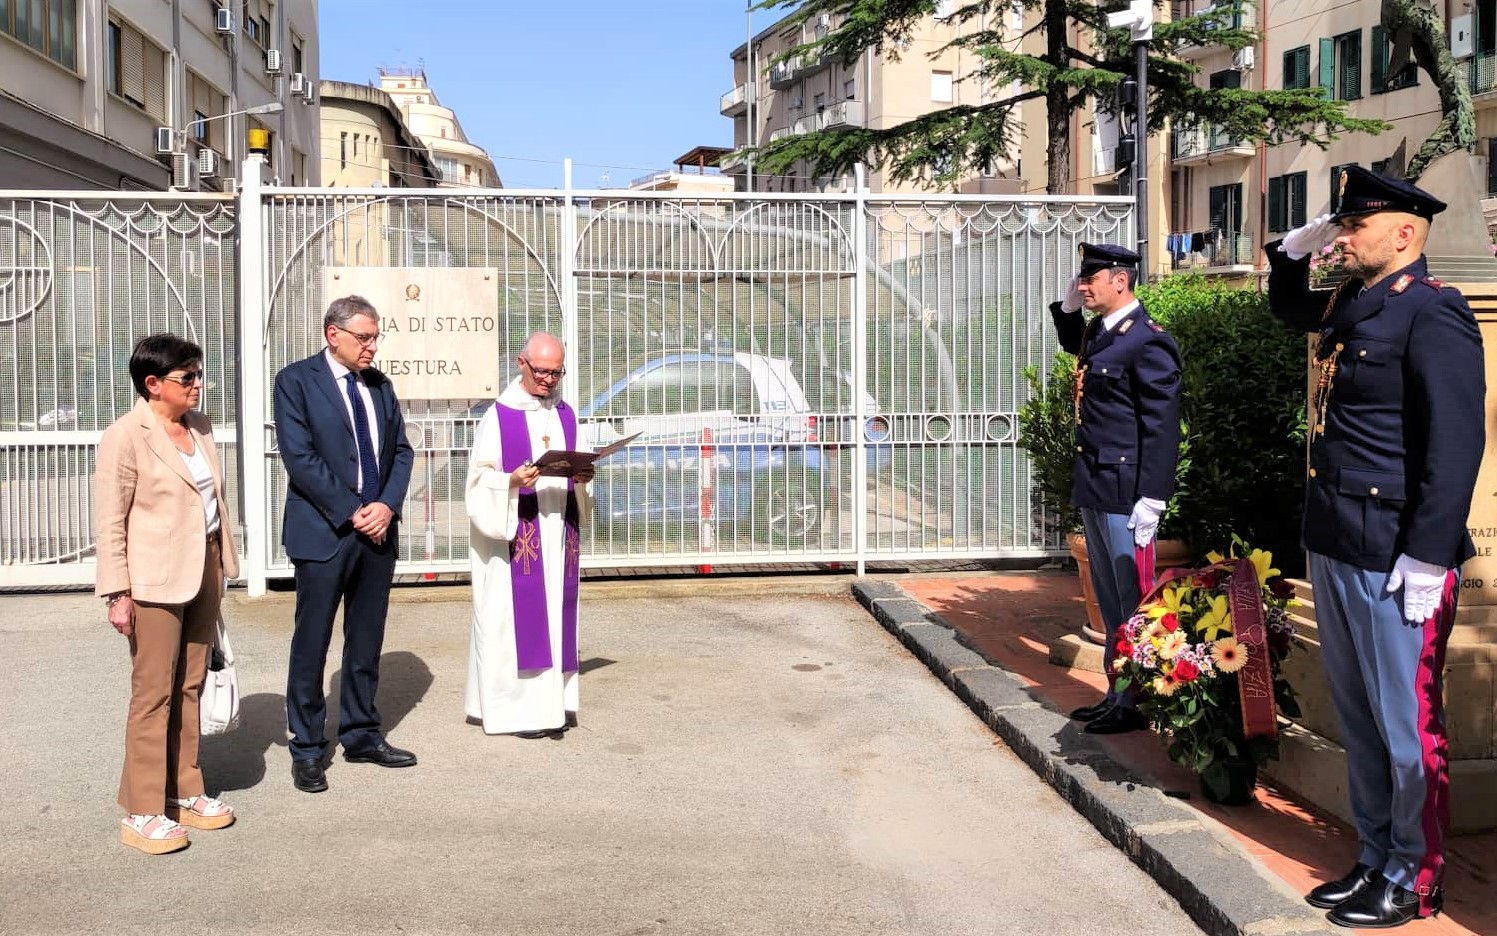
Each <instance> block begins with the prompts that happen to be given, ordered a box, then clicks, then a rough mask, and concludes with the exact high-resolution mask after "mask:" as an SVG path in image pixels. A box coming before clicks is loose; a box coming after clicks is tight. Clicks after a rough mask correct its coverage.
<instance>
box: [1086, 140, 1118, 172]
mask: <svg viewBox="0 0 1497 936" xmlns="http://www.w3.org/2000/svg"><path fill="white" fill-rule="evenodd" d="M1117 171H1118V148H1117V147H1116V146H1109V147H1108V148H1107V149H1100V150H1095V151H1093V153H1092V175H1094V176H1110V175H1116V174H1117Z"/></svg>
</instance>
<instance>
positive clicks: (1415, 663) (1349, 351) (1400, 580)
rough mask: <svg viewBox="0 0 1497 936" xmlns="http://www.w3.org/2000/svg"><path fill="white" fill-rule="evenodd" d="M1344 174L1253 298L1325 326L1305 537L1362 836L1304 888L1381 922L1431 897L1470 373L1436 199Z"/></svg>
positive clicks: (1355, 920) (1346, 919) (1343, 916)
mask: <svg viewBox="0 0 1497 936" xmlns="http://www.w3.org/2000/svg"><path fill="white" fill-rule="evenodd" d="M1340 186H1341V206H1340V210H1339V211H1338V212H1337V213H1336V214H1335V215H1334V216H1332V215H1323V216H1321V217H1319V218H1316V219H1315V220H1314V221H1312V222H1310V223H1309V224H1307V225H1305V226H1304V227H1302V228H1299V229H1297V230H1295V231H1291V232H1290V233H1289V235H1288V236H1286V237H1285V238H1284V239H1283V241H1281V242H1278V243H1274V244H1269V245H1268V246H1267V248H1266V250H1267V253H1268V260H1269V264H1270V267H1271V269H1270V272H1269V278H1268V299H1269V308H1270V309H1271V310H1272V311H1273V313H1274V314H1275V315H1276V316H1278V317H1279V318H1281V319H1283V320H1284V321H1285V322H1286V323H1288V324H1289V325H1291V326H1293V327H1295V328H1298V329H1303V330H1305V331H1316V332H1319V333H1320V340H1319V344H1318V349H1317V351H1316V364H1317V366H1318V369H1319V374H1318V379H1317V385H1316V389H1315V393H1314V398H1313V399H1312V400H1311V401H1310V403H1311V414H1310V426H1311V430H1310V431H1311V444H1310V469H1309V479H1308V481H1307V483H1306V488H1305V523H1304V543H1305V548H1306V549H1307V550H1309V552H1310V573H1311V577H1312V579H1313V580H1314V584H1315V618H1316V622H1317V624H1318V627H1319V636H1320V647H1321V655H1322V658H1323V659H1324V660H1325V669H1326V679H1327V681H1328V682H1329V683H1330V688H1331V694H1332V697H1333V698H1334V700H1335V704H1336V710H1337V712H1338V713H1339V714H1340V716H1341V724H1342V727H1343V732H1344V734H1345V740H1346V755H1347V770H1348V773H1349V774H1350V783H1349V787H1350V792H1351V806H1352V812H1353V813H1354V815H1355V818H1356V826H1357V836H1358V838H1359V839H1360V842H1361V852H1360V854H1359V855H1358V857H1357V864H1356V866H1355V867H1353V868H1352V869H1351V871H1349V872H1348V873H1347V874H1346V875H1345V876H1344V877H1342V878H1340V879H1339V880H1335V881H1331V882H1329V883H1326V884H1322V885H1321V886H1319V887H1317V888H1315V889H1314V890H1312V891H1311V892H1310V893H1309V894H1308V895H1307V896H1306V898H1305V899H1306V900H1307V901H1309V902H1310V903H1311V904H1312V905H1314V906H1316V907H1324V908H1328V909H1330V913H1329V914H1328V918H1329V919H1330V921H1331V922H1332V923H1336V924H1339V925H1341V926H1347V927H1359V928H1369V929H1382V928H1387V927H1392V926H1398V925H1401V924H1403V923H1406V922H1408V921H1409V920H1411V919H1414V918H1415V917H1425V916H1430V915H1432V914H1434V913H1437V912H1438V911H1439V909H1440V906H1441V904H1442V903H1443V896H1442V894H1441V892H1440V886H1441V881H1442V877H1443V871H1444V846H1445V830H1446V826H1447V825H1448V812H1447V807H1446V803H1447V765H1446V758H1445V751H1446V739H1445V725H1444V716H1443V710H1442V698H1443V689H1442V686H1441V669H1442V668H1443V665H1444V657H1445V643H1446V640H1447V639H1448V637H1449V635H1450V627H1451V623H1452V621H1453V619H1454V617H1455V605H1456V594H1457V590H1458V589H1459V587H1460V565H1461V563H1463V562H1465V561H1466V560H1467V559H1469V558H1470V557H1471V556H1472V555H1473V553H1474V549H1473V547H1472V543H1471V538H1470V537H1469V536H1468V535H1467V532H1466V515H1467V513H1468V511H1469V509H1470V507H1471V494H1472V489H1473V488H1474V487H1475V485H1476V472H1477V468H1478V467H1479V466H1480V464H1481V456H1482V450H1483V445H1484V436H1485V433H1484V422H1485V405H1484V397H1485V383H1484V368H1483V358H1482V349H1481V335H1480V333H1479V332H1478V331H1477V327H1476V320H1475V318H1474V317H1473V316H1472V314H1471V309H1470V307H1469V306H1467V304H1466V300H1465V298H1463V297H1462V296H1461V294H1460V292H1459V291H1457V290H1455V289H1451V288H1450V287H1448V286H1442V285H1441V284H1440V282H1439V281H1438V280H1435V279H1433V278H1432V277H1430V276H1429V274H1428V272H1427V271H1426V269H1425V261H1424V256H1423V252H1424V242H1425V239H1426V238H1427V237H1428V235H1429V227H1430V222H1431V221H1432V219H1433V218H1434V216H1435V215H1437V214H1439V213H1440V212H1441V211H1443V210H1445V205H1444V203H1443V202H1441V201H1439V200H1438V199H1436V198H1434V197H1433V196H1431V195H1429V194H1428V193H1427V192H1424V191H1423V190H1421V189H1419V188H1417V187H1415V186H1413V185H1410V184H1408V183H1407V182H1401V181H1397V180H1394V179H1389V178H1385V177H1383V176H1379V175H1376V174H1374V173H1372V172H1369V171H1367V170H1366V169H1362V168H1359V167H1351V168H1349V169H1346V170H1345V171H1344V172H1343V174H1342V176H1341V179H1340ZM1332 242H1334V243H1336V244H1339V245H1340V246H1341V249H1342V251H1343V261H1342V264H1343V267H1344V269H1345V271H1346V273H1347V275H1348V277H1349V279H1347V280H1346V281H1345V282H1344V283H1342V285H1341V286H1340V287H1339V288H1338V289H1337V290H1336V292H1335V293H1334V294H1333V295H1331V296H1330V299H1329V303H1327V301H1326V294H1325V293H1323V292H1322V293H1314V292H1312V291H1311V290H1310V288H1309V275H1308V274H1309V259H1308V258H1309V256H1310V255H1312V254H1315V253H1317V252H1319V251H1320V250H1321V249H1322V248H1323V247H1324V246H1325V245H1326V244H1329V243H1332Z"/></svg>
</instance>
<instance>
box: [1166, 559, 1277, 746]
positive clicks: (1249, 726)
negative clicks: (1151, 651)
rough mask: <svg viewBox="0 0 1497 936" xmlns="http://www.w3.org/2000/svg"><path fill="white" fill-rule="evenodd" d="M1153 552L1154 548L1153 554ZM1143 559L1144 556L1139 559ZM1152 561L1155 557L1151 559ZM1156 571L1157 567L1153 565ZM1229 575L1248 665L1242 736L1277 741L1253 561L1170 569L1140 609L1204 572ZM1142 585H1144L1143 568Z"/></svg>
mask: <svg viewBox="0 0 1497 936" xmlns="http://www.w3.org/2000/svg"><path fill="white" fill-rule="evenodd" d="M1149 551H1150V552H1151V553H1152V552H1153V549H1152V544H1151V548H1150V550H1149ZM1139 558H1140V559H1142V558H1143V557H1142V556H1139ZM1149 558H1150V559H1152V558H1153V557H1152V555H1151V556H1150V557H1149ZM1150 567H1151V568H1152V567H1153V563H1152V562H1151V563H1150ZM1211 571H1217V572H1225V573H1227V574H1228V576H1229V578H1228V581H1227V604H1228V607H1229V608H1230V609H1231V611H1232V636H1234V637H1236V638H1237V643H1238V645H1240V646H1242V647H1244V648H1245V649H1246V650H1247V663H1246V664H1245V665H1244V666H1243V667H1242V669H1240V670H1238V671H1237V697H1238V699H1239V700H1240V701H1241V702H1242V736H1243V737H1244V738H1276V737H1278V734H1279V717H1278V710H1277V709H1276V708H1275V706H1274V695H1273V668H1272V667H1271V666H1270V665H1269V662H1268V629H1267V626H1266V625H1265V624H1264V619H1263V589H1262V588H1261V587H1260V586H1259V584H1258V570H1257V569H1256V568H1254V566H1253V562H1252V560H1251V559H1248V558H1246V557H1244V558H1241V559H1227V560H1225V561H1223V562H1217V563H1214V564H1212V565H1209V566H1206V567H1205V568H1202V569H1170V570H1169V571H1167V572H1165V573H1164V574H1163V575H1161V576H1160V577H1159V579H1158V581H1156V582H1155V583H1154V587H1153V588H1151V589H1149V590H1148V591H1147V592H1145V593H1144V595H1143V598H1142V599H1140V600H1139V607H1143V606H1144V605H1146V604H1148V603H1149V602H1151V601H1154V600H1155V599H1156V598H1158V597H1159V596H1160V594H1162V593H1163V592H1164V589H1165V586H1167V585H1169V584H1170V583H1171V582H1177V581H1179V580H1180V579H1183V578H1190V577H1191V576H1193V575H1198V574H1200V573H1202V572H1211ZM1139 579H1140V581H1139V584H1140V585H1142V584H1143V571H1142V566H1140V571H1139Z"/></svg>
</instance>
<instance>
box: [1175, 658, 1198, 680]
mask: <svg viewBox="0 0 1497 936" xmlns="http://www.w3.org/2000/svg"><path fill="white" fill-rule="evenodd" d="M1174 675H1175V678H1176V679H1178V680H1179V681H1180V682H1183V683H1185V682H1191V681H1192V680H1194V679H1195V678H1196V677H1197V676H1199V675H1201V670H1200V667H1198V666H1196V665H1195V664H1194V663H1192V662H1190V661H1189V660H1179V661H1177V662H1176V663H1175V673H1174Z"/></svg>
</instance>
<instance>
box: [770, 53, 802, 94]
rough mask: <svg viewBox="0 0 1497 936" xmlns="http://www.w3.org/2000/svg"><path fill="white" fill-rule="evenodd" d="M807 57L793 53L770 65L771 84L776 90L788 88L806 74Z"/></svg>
mask: <svg viewBox="0 0 1497 936" xmlns="http://www.w3.org/2000/svg"><path fill="white" fill-rule="evenodd" d="M804 60H805V57H804V56H801V55H793V56H791V57H790V58H788V59H784V60H783V61H779V62H775V63H774V64H773V65H771V66H769V86H770V87H771V88H774V89H775V90H777V91H778V90H780V89H782V88H788V87H790V86H791V85H792V84H794V83H795V82H796V80H797V79H799V78H800V77H801V75H803V74H805V61H804Z"/></svg>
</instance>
